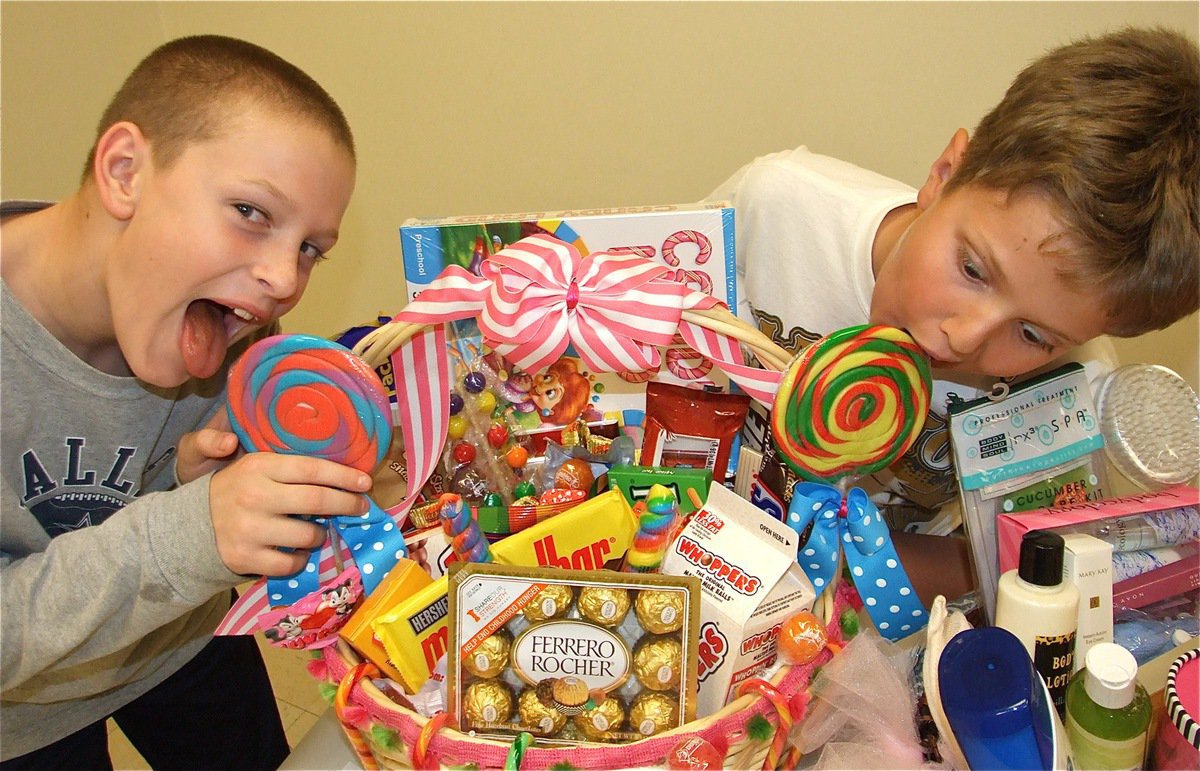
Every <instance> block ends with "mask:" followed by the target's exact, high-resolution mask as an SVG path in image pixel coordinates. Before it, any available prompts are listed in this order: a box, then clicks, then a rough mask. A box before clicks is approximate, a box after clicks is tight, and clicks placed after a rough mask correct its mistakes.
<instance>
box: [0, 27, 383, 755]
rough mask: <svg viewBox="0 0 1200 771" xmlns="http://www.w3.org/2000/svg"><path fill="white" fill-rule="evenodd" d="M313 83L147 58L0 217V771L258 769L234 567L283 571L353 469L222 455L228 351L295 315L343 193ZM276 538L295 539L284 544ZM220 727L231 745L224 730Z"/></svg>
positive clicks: (344, 154) (167, 56) (260, 750)
mask: <svg viewBox="0 0 1200 771" xmlns="http://www.w3.org/2000/svg"><path fill="white" fill-rule="evenodd" d="M354 177H355V156H354V143H353V138H352V136H351V133H350V128H349V126H348V125H347V123H346V119H345V117H344V116H343V114H342V112H341V110H340V109H339V108H338V106H337V104H336V103H335V102H334V101H333V99H332V98H331V97H330V96H329V95H328V94H327V93H326V92H325V91H324V90H323V89H322V88H321V87H320V86H319V85H318V84H316V83H315V82H314V81H312V79H311V78H309V77H308V76H307V75H305V74H304V73H303V72H301V71H300V70H299V69H297V68H296V67H295V66H293V65H291V64H289V63H288V62H285V61H284V60H282V59H280V58H279V57H277V56H275V55H274V54H272V53H270V52H268V51H266V50H263V49H261V48H259V47H257V46H254V45H251V44H249V43H245V42H242V41H238V40H232V39H229V38H221V37H215V36H203V37H195V38H182V39H179V40H176V41H173V42H170V43H167V44H165V45H163V46H162V47H160V48H159V49H157V50H156V51H154V52H153V53H151V54H150V55H149V56H148V57H147V58H146V59H144V60H143V61H142V62H141V63H140V64H139V65H138V66H137V68H135V70H134V71H133V73H132V74H131V75H130V76H129V78H128V79H127V80H126V82H125V84H124V85H123V86H122V87H121V89H120V90H119V91H118V92H117V94H116V96H115V97H114V98H113V100H112V102H111V103H110V105H109V107H108V110H107V111H106V112H105V114H104V116H103V118H102V119H101V121H100V124H99V127H98V130H97V135H96V141H95V144H94V146H93V148H92V151H91V153H90V155H89V158H88V161H87V165H86V167H85V169H84V175H83V180H82V182H81V185H80V187H79V188H78V190H76V191H75V192H74V193H73V194H72V195H70V196H68V197H67V198H65V199H64V200H62V201H61V202H59V203H57V204H54V205H46V204H31V203H10V204H5V205H4V208H3V210H2V211H0V216H2V219H0V223H2V225H0V227H2V236H0V258H2V259H0V273H2V277H3V285H2V287H0V288H2V291H3V295H2V299H3V308H2V311H3V314H2V318H3V328H2V330H0V331H2V346H0V365H2V367H3V373H4V380H3V399H2V409H3V422H2V424H0V438H2V450H3V453H2V455H0V516H2V520H0V521H2V524H3V527H2V529H0V570H2V573H0V590H2V593H3V597H2V599H3V613H2V614H0V649H2V653H3V662H2V666H0V681H2V682H0V685H2V695H0V710H2V713H3V715H2V718H0V759H2V760H3V763H0V767H3V768H6V769H7V768H16V767H27V768H83V767H87V768H91V767H106V766H107V767H111V766H110V765H109V760H108V754H107V738H106V733H107V731H106V723H105V721H106V719H107V718H108V717H110V716H112V717H114V718H115V719H116V720H117V722H118V723H119V724H120V726H121V728H122V729H123V730H124V731H125V733H126V735H127V736H128V737H129V738H130V740H131V741H132V742H133V743H134V745H135V746H136V747H137V748H138V749H139V751H140V752H141V753H142V755H143V756H144V757H145V758H146V760H147V761H148V762H149V763H150V764H151V766H153V767H156V768H157V767H162V766H168V765H170V766H176V765H182V766H197V767H208V768H223V769H226V768H271V769H274V768H276V767H278V765H279V764H280V762H281V761H282V760H283V759H284V757H285V756H286V754H287V752H288V747H287V743H286V739H285V737H284V735H283V731H282V727H281V725H280V721H279V716H278V713H277V711H276V707H275V702H274V697H273V695H272V694H271V689H270V684H269V682H268V680H267V677H266V672H265V670H264V668H263V665H262V660H261V658H260V657H259V655H258V651H257V647H256V644H255V642H254V640H253V639H252V638H249V637H237V638H219V639H213V638H212V631H213V629H214V628H215V627H216V625H217V623H218V622H219V621H220V620H221V618H222V617H223V615H224V614H225V611H226V610H227V609H228V607H229V602H230V595H231V590H232V587H234V586H235V585H236V584H238V583H240V582H242V581H244V580H245V575H247V574H254V575H259V574H261V575H287V574H290V573H293V572H295V571H296V570H298V569H299V568H300V567H301V566H302V565H303V564H304V563H305V561H306V560H307V556H308V555H307V550H309V549H311V548H314V547H316V546H318V545H320V543H321V542H322V540H323V538H324V531H323V529H322V528H321V527H320V526H318V525H316V524H313V523H311V522H306V521H303V520H301V519H298V518H296V517H292V516H289V515H292V514H312V515H352V514H356V513H361V512H363V511H365V500H364V498H363V497H362V496H361V493H363V492H365V491H366V490H367V489H368V488H369V486H370V478H369V477H368V476H367V475H365V474H363V473H361V472H359V471H357V470H354V469H351V468H348V467H344V466H340V465H338V464H336V463H333V462H330V461H327V460H321V459H317V458H304V457H298V456H289V455H281V454H273V453H254V454H251V455H245V456H242V457H238V456H237V454H236V451H237V441H236V437H235V436H234V435H233V434H232V433H230V432H229V431H228V426H227V425H226V424H223V422H222V420H223V416H224V411H223V410H222V409H221V400H222V397H223V394H224V388H225V375H226V371H227V368H228V366H229V364H230V363H231V362H232V361H233V360H234V359H235V358H236V357H237V355H238V354H239V353H240V352H241V351H242V350H244V348H245V347H246V345H247V343H248V342H249V341H251V340H253V339H257V338H258V337H261V336H262V335H264V334H266V333H268V332H270V331H272V330H273V329H274V328H275V322H276V321H277V320H278V319H279V318H280V317H281V316H282V315H283V314H285V313H287V312H288V311H289V310H291V309H292V307H294V306H295V304H296V303H297V301H299V299H300V296H301V295H302V294H303V292H304V288H305V285H306V284H307V282H308V279H309V275H310V272H311V271H312V269H313V267H314V266H315V265H316V263H317V262H319V261H321V260H322V259H324V255H325V253H326V252H328V251H329V250H330V249H331V248H332V247H333V245H334V243H335V242H336V241H337V237H338V228H339V226H340V223H341V219H342V215H343V213H344V212H345V210H346V206H347V204H348V202H349V199H350V194H351V191H352V190H353V187H354ZM277 547H287V548H289V549H291V550H293V551H290V552H285V551H281V550H280V549H279V548H277ZM235 736H236V737H238V740H237V741H231V739H232V738H233V737H235Z"/></svg>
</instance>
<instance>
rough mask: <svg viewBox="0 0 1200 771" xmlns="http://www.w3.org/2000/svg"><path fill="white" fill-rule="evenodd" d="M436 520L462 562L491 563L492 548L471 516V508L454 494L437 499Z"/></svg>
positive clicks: (444, 494)
mask: <svg viewBox="0 0 1200 771" xmlns="http://www.w3.org/2000/svg"><path fill="white" fill-rule="evenodd" d="M438 519H440V520H441V522H442V531H443V532H444V533H445V534H446V535H448V536H450V548H451V549H453V550H454V554H455V555H456V556H457V557H458V558H459V559H460V560H462V561H463V562H491V561H492V548H491V547H490V546H489V545H488V542H487V539H486V538H484V536H483V532H482V531H481V530H480V529H479V523H478V522H476V521H475V517H473V516H471V507H470V506H468V505H467V504H466V503H464V502H463V499H462V496H460V495H457V494H456V493H443V494H442V497H440V498H438Z"/></svg>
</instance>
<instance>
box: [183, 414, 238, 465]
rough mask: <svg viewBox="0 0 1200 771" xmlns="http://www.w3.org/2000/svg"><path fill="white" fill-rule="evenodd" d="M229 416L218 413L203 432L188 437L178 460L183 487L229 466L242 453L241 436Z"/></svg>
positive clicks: (184, 438)
mask: <svg viewBox="0 0 1200 771" xmlns="http://www.w3.org/2000/svg"><path fill="white" fill-rule="evenodd" d="M229 428H230V427H229V414H228V413H226V412H225V410H223V409H222V410H217V412H216V413H215V414H214V415H213V416H212V418H211V419H210V420H209V421H208V423H207V424H205V426H204V428H202V429H200V430H199V431H193V432H191V433H190V434H184V435H183V438H181V439H180V440H179V452H178V454H177V455H176V457H175V476H177V477H178V478H179V481H180V482H181V483H187V482H191V481H192V480H193V479H199V478H200V477H202V476H204V475H205V474H207V473H208V472H210V471H216V470H217V469H219V468H221V467H222V466H224V465H225V464H227V463H228V462H229V461H230V460H231V459H232V458H233V457H234V454H235V453H236V452H237V451H238V448H239V444H238V438H237V434H235V433H233V432H232V431H230V430H229Z"/></svg>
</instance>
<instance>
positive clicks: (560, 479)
mask: <svg viewBox="0 0 1200 771" xmlns="http://www.w3.org/2000/svg"><path fill="white" fill-rule="evenodd" d="M595 481H596V478H595V476H594V475H593V474H592V467H591V466H589V465H588V462H587V461H586V460H583V459H582V458H568V459H567V460H564V461H563V462H562V465H561V466H559V467H558V471H557V472H556V473H555V474H554V486H555V487H559V488H563V489H567V490H590V489H591V488H592V483H593V482H595Z"/></svg>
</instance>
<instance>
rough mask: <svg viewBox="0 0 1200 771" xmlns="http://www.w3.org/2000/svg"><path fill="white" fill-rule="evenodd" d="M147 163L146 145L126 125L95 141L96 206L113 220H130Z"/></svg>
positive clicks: (134, 128) (110, 129)
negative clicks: (102, 206) (98, 197)
mask: <svg viewBox="0 0 1200 771" xmlns="http://www.w3.org/2000/svg"><path fill="white" fill-rule="evenodd" d="M149 159H150V144H149V142H147V141H146V137H145V136H144V135H143V134H142V131H141V129H139V128H138V127H137V125H136V124H134V123H130V122H129V121H120V122H118V123H114V124H113V125H111V126H109V127H108V130H107V131H105V132H104V133H103V134H101V135H100V138H99V139H97V140H96V152H95V158H94V160H93V165H92V174H93V176H94V178H95V180H96V188H97V190H98V191H99V194H100V202H101V203H102V204H103V205H104V208H105V210H106V211H107V212H108V213H109V214H111V215H112V216H113V217H115V218H117V219H119V220H127V219H129V218H130V217H132V216H133V213H134V211H135V210H136V209H137V201H138V195H139V193H140V192H141V187H142V185H141V183H142V175H143V173H144V172H145V171H146V169H147V167H148V164H149Z"/></svg>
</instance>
